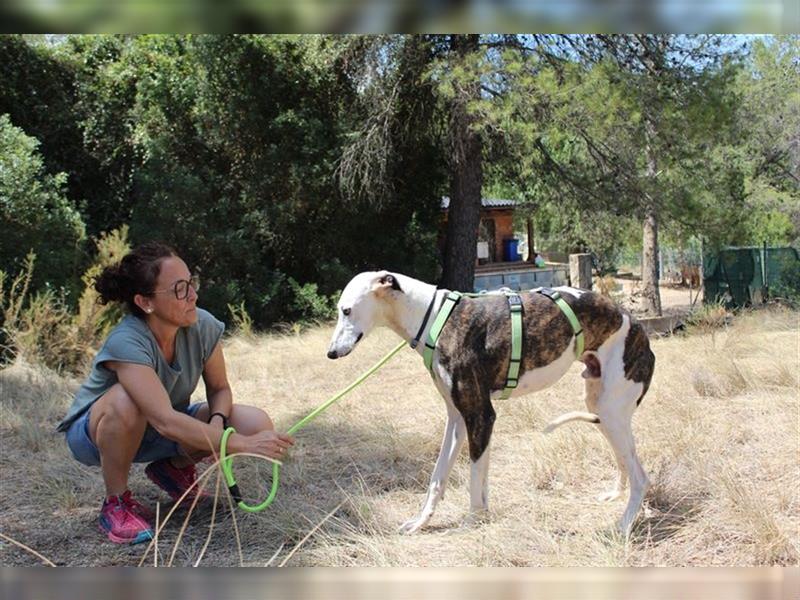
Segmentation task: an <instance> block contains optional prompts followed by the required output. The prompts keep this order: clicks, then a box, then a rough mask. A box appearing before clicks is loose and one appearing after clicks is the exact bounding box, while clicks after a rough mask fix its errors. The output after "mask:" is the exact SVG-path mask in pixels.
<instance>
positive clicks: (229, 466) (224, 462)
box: [219, 340, 406, 512]
mask: <svg viewBox="0 0 800 600" xmlns="http://www.w3.org/2000/svg"><path fill="white" fill-rule="evenodd" d="M405 345H406V341H405V340H403V341H402V342H400V343H399V344H398V345H397V346H396V347H395V348H394V349H393V350H391V351H390V352H389V353H388V354H387V355H386V356H384V357H383V358H382V359H380V360H379V361H378V362H377V363H375V364H374V365H372V367H370V368H369V370H367V371H366V372H364V373H363V374H362V375H361V376H360V377H359V378H358V379H356V380H355V381H354V382H353V383H351V384H350V385H349V386H347V387H346V388H345V389H344V390H342V391H341V392H339V393H337V394H335V395H334V396H332V397H331V398H329V399H328V400H326V401H325V402H324V403H322V404H321V405H320V406H318V407H317V408H315V409H314V410H313V411H311V412H310V413H309V414H308V415H306V416H305V417H303V418H302V419H300V420H299V421H298V422H297V423H295V424H294V425H292V426H291V427H290V428H289V430H288V431H287V432H286V433H288V434H289V435H294V433H295V432H297V431H298V430H300V429H302V428H303V427H305V426H306V425H307V424H308V423H310V422H311V421H312V420H314V419H315V418H316V417H317V416H318V415H319V414H320V413H322V412H323V411H325V409H327V408H328V407H329V406H330V405H331V404H333V403H334V402H336V401H337V400H339V399H340V398H342V397H343V396H345V395H346V394H348V393H350V392H351V391H352V390H354V389H355V388H356V387H358V386H359V385H361V384H362V383H363V382H364V380H366V379H367V377H369V376H370V375H372V374H373V373H374V372H375V371H377V370H378V369H380V368H381V367H382V366H383V365H385V364H386V363H387V362H389V359H391V358H392V357H393V356H394V355H395V354H397V353H398V352H400V350H402V349H403V347H404V346H405ZM235 431H236V430H235V429H234V428H233V427H228V428H227V429H226V430H225V431H224V432H223V433H222V439H221V440H220V442H219V455H220V461H219V462H220V468H221V469H222V473H223V475H224V476H225V483H226V484H227V485H228V491H230V493H231V496H232V497H233V499H234V501H235V502H236V504H237V506H238V507H239V508H241V509H242V510H243V511H245V512H260V511H262V510H264V509H265V508H267V507H268V506H269V505H270V504H272V501H273V500H275V496H276V495H277V494H278V485H279V482H280V469H281V467H280V464H279V463H277V462H274V463H272V488H271V489H270V492H269V495H268V496H267V497H266V499H265V500H264V501H263V502H262V503H261V504H257V505H255V506H251V505H249V504H247V503H246V502H245V501H244V500H242V495H241V493H240V491H239V486H238V485H237V484H236V479H235V478H234V476H233V456H228V453H227V445H228V438H229V437H230V435H231V434H232V433H234V432H235Z"/></svg>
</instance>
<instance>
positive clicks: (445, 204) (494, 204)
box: [442, 196, 517, 210]
mask: <svg viewBox="0 0 800 600" xmlns="http://www.w3.org/2000/svg"><path fill="white" fill-rule="evenodd" d="M516 205H517V201H516V200H509V199H504V198H481V208H488V209H492V208H514V207H515V206H516ZM449 207H450V198H449V197H448V196H442V210H447V209H448V208H449Z"/></svg>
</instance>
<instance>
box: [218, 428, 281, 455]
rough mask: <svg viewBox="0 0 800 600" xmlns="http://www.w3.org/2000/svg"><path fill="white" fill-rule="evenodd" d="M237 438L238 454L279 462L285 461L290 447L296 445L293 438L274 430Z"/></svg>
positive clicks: (235, 445)
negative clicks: (242, 453)
mask: <svg viewBox="0 0 800 600" xmlns="http://www.w3.org/2000/svg"><path fill="white" fill-rule="evenodd" d="M231 438H233V436H231ZM236 438H237V439H236V440H235V444H234V448H235V451H236V452H246V453H250V454H259V455H261V456H266V457H267V458H274V459H277V460H281V459H283V458H284V457H285V456H286V451H287V450H288V449H289V447H290V446H292V445H294V438H293V437H291V436H289V435H286V434H285V433H279V432H277V431H272V430H266V431H260V432H258V433H256V434H253V435H237V436H236ZM230 441H234V440H233V439H231V440H230Z"/></svg>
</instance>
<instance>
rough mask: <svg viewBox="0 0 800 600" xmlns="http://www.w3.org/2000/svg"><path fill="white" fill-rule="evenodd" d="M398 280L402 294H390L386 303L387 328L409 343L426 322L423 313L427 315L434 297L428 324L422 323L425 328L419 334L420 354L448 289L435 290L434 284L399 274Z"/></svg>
mask: <svg viewBox="0 0 800 600" xmlns="http://www.w3.org/2000/svg"><path fill="white" fill-rule="evenodd" d="M397 278H398V282H399V283H400V287H401V288H402V290H403V291H402V292H401V293H396V294H392V297H391V300H389V301H388V302H387V306H386V313H385V316H386V326H387V327H389V329H391V330H392V331H394V332H395V333H396V334H397V335H399V336H400V337H402V338H403V339H404V340H406V341H408V342H410V341H411V340H412V339H414V337H415V336H416V335H417V333H418V332H419V328H420V325H422V321H423V319H425V313H426V312H428V306H429V305H430V303H431V299H433V296H434V294H436V299H435V301H434V305H433V309H432V310H431V313H430V315H429V316H428V321H427V322H426V323H425V328H424V329H423V330H422V335H421V336H420V339H419V344H418V345H417V348H416V350H417V352H418V353H420V354H422V349H423V348H424V346H425V340H426V339H427V337H428V331H429V330H430V328H431V325H432V324H433V320H434V319H435V318H436V312H437V311H438V309H439V306H440V305H441V299H442V298H443V297H444V295H445V294H446V293H447V290H441V289H440V290H438V291H437V289H436V286H435V285H431V284H429V283H425V282H423V281H419V280H418V279H413V278H411V277H406V276H405V275H398V276H397Z"/></svg>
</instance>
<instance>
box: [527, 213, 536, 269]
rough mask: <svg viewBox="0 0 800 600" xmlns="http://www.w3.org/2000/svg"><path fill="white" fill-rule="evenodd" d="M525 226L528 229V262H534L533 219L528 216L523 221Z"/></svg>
mask: <svg viewBox="0 0 800 600" xmlns="http://www.w3.org/2000/svg"><path fill="white" fill-rule="evenodd" d="M525 228H526V229H527V230H528V262H529V263H532V262H534V259H533V256H534V252H533V249H534V247H535V244H534V239H533V219H531V218H530V217H528V218H527V219H526V221H525Z"/></svg>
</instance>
